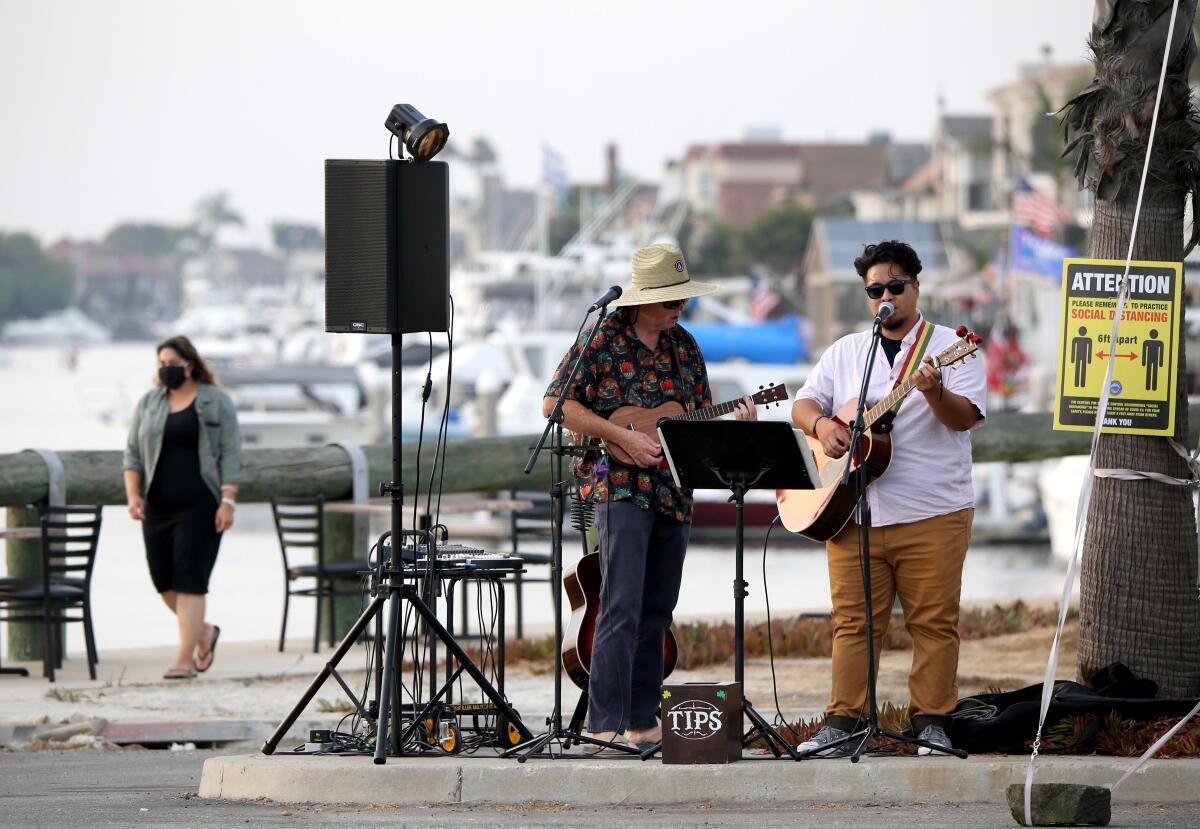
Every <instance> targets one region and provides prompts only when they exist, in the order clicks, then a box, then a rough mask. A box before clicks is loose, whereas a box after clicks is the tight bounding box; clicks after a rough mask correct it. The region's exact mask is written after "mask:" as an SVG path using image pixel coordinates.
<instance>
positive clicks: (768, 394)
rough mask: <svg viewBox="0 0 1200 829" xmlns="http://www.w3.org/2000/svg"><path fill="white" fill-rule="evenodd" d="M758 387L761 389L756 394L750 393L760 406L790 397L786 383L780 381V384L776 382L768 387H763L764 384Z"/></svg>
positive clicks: (751, 397)
mask: <svg viewBox="0 0 1200 829" xmlns="http://www.w3.org/2000/svg"><path fill="white" fill-rule="evenodd" d="M758 388H759V391H756V392H755V393H754V394H752V395H750V399H751V400H753V401H754V402H755V403H756V404H757V405H759V406H768V405H770V404H771V403H778V402H779V401H781V400H787V398H788V391H787V384H786V383H780V384H779V385H778V386H777V385H775V384H774V383H771V384H770V385H769V386H767V387H766V388H763V387H762V386H759V387H758Z"/></svg>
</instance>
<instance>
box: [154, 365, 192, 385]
mask: <svg viewBox="0 0 1200 829" xmlns="http://www.w3.org/2000/svg"><path fill="white" fill-rule="evenodd" d="M158 379H159V380H162V384H163V385H164V386H166V387H167V388H168V389H177V388H179V387H180V386H182V385H183V383H184V381H185V380H187V369H185V368H184V367H183V366H163V367H162V368H160V369H159V370H158Z"/></svg>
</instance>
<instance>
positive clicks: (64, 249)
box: [48, 239, 183, 338]
mask: <svg viewBox="0 0 1200 829" xmlns="http://www.w3.org/2000/svg"><path fill="white" fill-rule="evenodd" d="M48 253H49V254H50V255H51V256H53V257H55V258H58V259H61V260H63V261H65V262H69V263H71V265H72V266H73V267H74V268H75V273H76V274H77V276H78V280H77V282H76V299H75V304H76V305H77V306H78V307H79V308H80V309H81V310H82V311H83V312H84V313H85V314H87V315H88V316H89V317H91V318H92V319H94V320H96V321H97V322H100V323H101V324H103V325H105V326H106V327H107V328H108V330H109V332H110V333H111V334H113V336H115V337H118V338H120V337H137V336H142V335H143V334H144V333H145V332H144V330H143V329H144V326H145V324H146V323H147V322H153V321H161V320H171V319H174V318H175V317H177V316H178V315H179V310H180V303H181V300H182V296H183V282H182V277H181V268H180V262H179V260H178V259H177V258H175V257H169V256H167V257H147V256H139V255H136V254H130V253H125V252H124V251H120V250H117V249H115V248H112V247H110V246H108V245H105V244H103V243H101V242H72V241H70V240H69V239H63V240H62V241H59V242H58V243H56V244H54V245H53V246H51V247H50V248H49V250H48Z"/></svg>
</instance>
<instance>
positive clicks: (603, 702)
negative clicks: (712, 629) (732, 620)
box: [588, 501, 691, 732]
mask: <svg viewBox="0 0 1200 829" xmlns="http://www.w3.org/2000/svg"><path fill="white" fill-rule="evenodd" d="M596 518H597V531H598V533H599V537H600V568H601V572H602V573H603V584H602V587H601V589H600V614H599V616H598V617H597V618H596V634H595V637H594V639H593V640H592V672H591V681H590V682H589V684H588V728H589V730H591V731H594V732H595V731H624V730H625V729H627V728H633V729H637V730H645V729H647V728H653V727H654V726H655V725H657V724H658V707H659V702H660V700H659V696H660V692H661V689H662V680H663V639H664V637H665V635H666V632H667V629H668V628H669V627H670V626H671V613H672V612H673V611H674V610H675V603H676V601H678V599H679V581H680V579H681V578H682V576H683V557H684V553H685V552H686V551H687V542H688V533H689V531H690V529H691V526H690V525H689V524H681V523H679V522H678V521H675V520H673V519H671V518H667V517H665V516H662V515H658V514H657V513H655V512H652V511H650V510H643V509H639V508H638V507H637V506H635V505H634V504H633V503H632V502H630V501H614V502H612V503H610V504H599V505H597V508H596Z"/></svg>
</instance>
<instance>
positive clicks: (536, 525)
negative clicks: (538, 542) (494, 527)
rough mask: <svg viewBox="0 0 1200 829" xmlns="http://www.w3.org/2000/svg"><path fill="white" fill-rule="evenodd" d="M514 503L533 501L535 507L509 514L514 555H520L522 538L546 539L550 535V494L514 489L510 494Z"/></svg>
mask: <svg viewBox="0 0 1200 829" xmlns="http://www.w3.org/2000/svg"><path fill="white" fill-rule="evenodd" d="M508 495H509V498H511V499H512V500H514V501H533V506H532V507H530V508H529V509H524V510H513V511H512V512H511V513H509V531H510V533H511V536H512V554H513V555H519V554H520V538H521V536H531V537H538V538H545V537H546V536H548V535H549V534H550V516H551V507H552V505H551V503H550V493H548V492H546V491H545V490H542V489H521V488H520V487H515V486H514V487H512V488H511V489H510V490H509V492H508Z"/></svg>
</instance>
